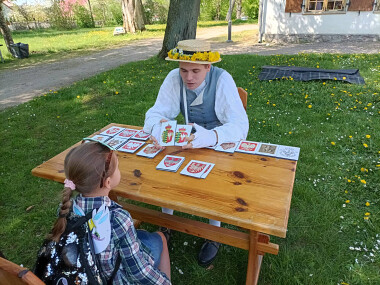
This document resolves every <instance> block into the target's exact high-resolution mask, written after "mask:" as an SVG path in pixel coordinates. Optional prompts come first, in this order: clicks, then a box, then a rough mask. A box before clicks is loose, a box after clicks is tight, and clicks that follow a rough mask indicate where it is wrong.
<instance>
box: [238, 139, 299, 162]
mask: <svg viewBox="0 0 380 285" xmlns="http://www.w3.org/2000/svg"><path fill="white" fill-rule="evenodd" d="M235 151H237V152H244V153H249V154H258V155H266V156H273V157H277V158H285V159H290V160H298V157H299V154H300V148H299V147H292V146H285V145H277V144H269V143H261V142H252V141H241V142H240V144H239V145H238V147H237V148H236V150H235Z"/></svg>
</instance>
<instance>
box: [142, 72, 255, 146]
mask: <svg viewBox="0 0 380 285" xmlns="http://www.w3.org/2000/svg"><path fill="white" fill-rule="evenodd" d="M180 80H182V79H181V78H180V75H179V68H176V69H174V70H172V71H171V72H169V74H168V75H167V76H166V78H165V80H164V82H163V83H162V85H161V88H160V91H159V92H158V96H157V99H156V103H155V104H154V106H153V107H152V108H150V109H149V110H148V112H146V115H145V123H144V131H145V132H147V133H151V132H152V129H153V127H154V125H156V124H159V123H160V120H161V119H166V120H173V119H175V118H176V117H177V116H178V114H179V113H180V101H181V100H180V94H181V92H180ZM215 113H216V116H217V117H218V120H219V121H220V122H221V123H222V126H219V127H216V128H214V130H215V131H216V132H217V133H218V145H220V144H222V143H226V142H237V141H239V140H244V139H246V137H247V134H248V129H249V123H248V117H247V113H246V112H245V110H244V107H243V104H242V102H241V100H240V97H239V93H238V91H237V87H236V84H235V81H234V80H233V78H232V76H231V75H230V74H229V73H228V72H227V71H223V72H222V74H221V75H220V77H219V79H218V81H217V83H216V96H215ZM190 123H191V122H190Z"/></svg>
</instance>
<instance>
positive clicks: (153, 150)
mask: <svg viewBox="0 0 380 285" xmlns="http://www.w3.org/2000/svg"><path fill="white" fill-rule="evenodd" d="M161 151H162V149H161V148H159V147H157V146H155V145H154V144H152V143H151V144H148V145H147V146H146V147H144V148H143V149H142V150H140V151H139V152H138V153H137V155H139V156H144V157H148V158H153V157H155V156H156V155H157V154H159V153H160V152H161Z"/></svg>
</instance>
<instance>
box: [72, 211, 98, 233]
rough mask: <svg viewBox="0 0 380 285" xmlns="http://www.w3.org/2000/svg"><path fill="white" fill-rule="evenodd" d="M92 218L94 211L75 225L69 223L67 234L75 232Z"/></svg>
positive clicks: (78, 220)
mask: <svg viewBox="0 0 380 285" xmlns="http://www.w3.org/2000/svg"><path fill="white" fill-rule="evenodd" d="M91 218H92V211H89V212H88V213H87V214H86V215H85V216H82V217H80V218H78V219H77V220H76V221H75V223H73V224H71V223H67V226H66V231H67V232H72V231H74V230H75V229H76V228H78V227H80V226H81V225H83V224H84V223H85V222H87V221H88V220H89V219H91Z"/></svg>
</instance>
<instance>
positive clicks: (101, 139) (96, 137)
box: [91, 135, 110, 142]
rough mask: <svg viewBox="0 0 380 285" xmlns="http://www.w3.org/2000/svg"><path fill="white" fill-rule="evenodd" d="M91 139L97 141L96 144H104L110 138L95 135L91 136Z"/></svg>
mask: <svg viewBox="0 0 380 285" xmlns="http://www.w3.org/2000/svg"><path fill="white" fill-rule="evenodd" d="M91 138H92V139H94V140H97V141H98V142H105V141H107V140H108V139H110V136H103V135H95V136H93V137H91Z"/></svg>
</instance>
